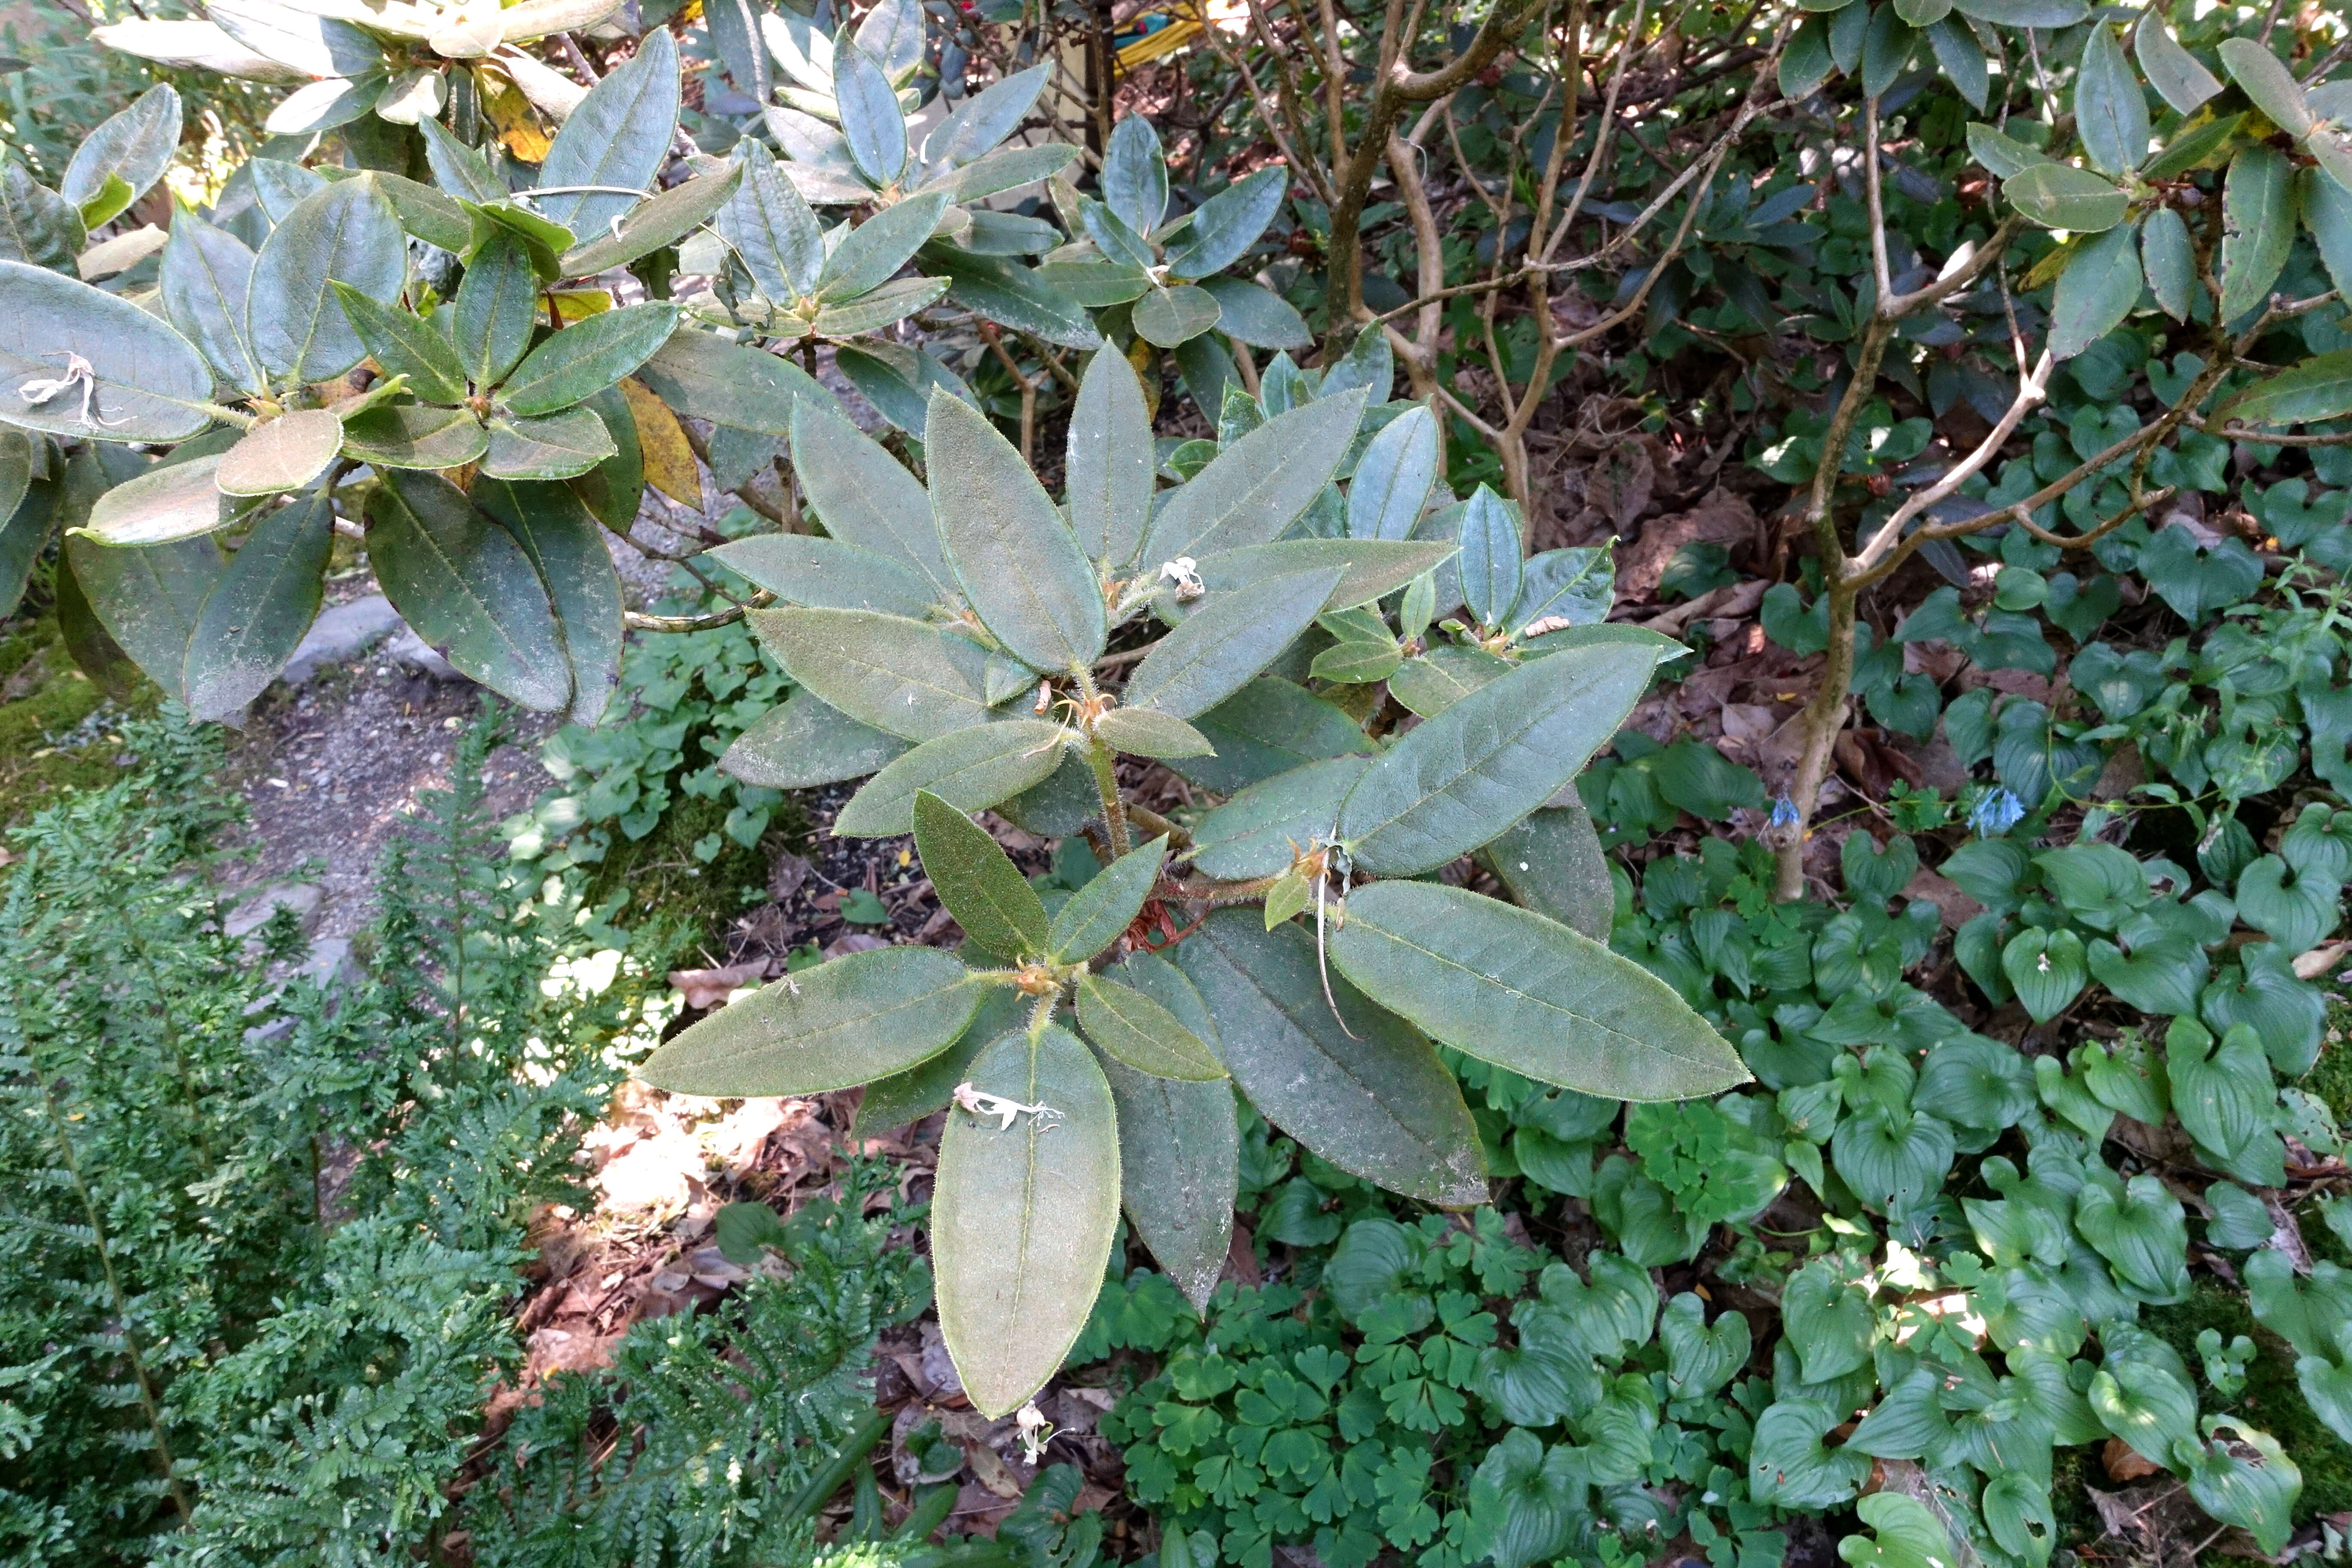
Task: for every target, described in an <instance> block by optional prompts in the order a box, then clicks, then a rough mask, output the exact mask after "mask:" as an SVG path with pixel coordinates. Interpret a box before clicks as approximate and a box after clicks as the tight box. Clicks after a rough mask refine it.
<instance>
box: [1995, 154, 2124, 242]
mask: <svg viewBox="0 0 2352 1568" xmlns="http://www.w3.org/2000/svg"><path fill="white" fill-rule="evenodd" d="M2000 189H2001V194H2002V195H2005V196H2007V197H2008V198H2009V200H2010V205H2012V206H2014V207H2015V208H2017V210H2018V211H2019V212H2021V213H2023V214H2024V215H2025V216H2027V217H2030V218H2032V220H2033V221H2034V222H2035V223H2038V224H2041V225H2042V226H2045V227H2049V228H2063V229H2070V230H2072V231H2074V233H2076V234H2096V233H2098V232H2099V231H2101V230H2102V229H2110V228H2113V227H2115V226H2116V225H2117V224H2119V223H2121V222H2123V221H2124V212H2125V209H2126V207H2128V206H2129V205H2130V198H2129V197H2127V196H2126V195H2124V193H2123V192H2121V191H2119V190H2117V189H2116V187H2115V186H2114V184H2111V183H2110V182H2108V181H2106V180H2103V179H2101V178H2100V177H2099V176H2098V175H2096V174H2093V173H2091V172H2090V171H2089V170H2088V169H2077V168H2075V167H2074V165H2073V164H2071V163H2036V164H2033V165H2032V167H2030V168H2025V169H2021V170H2019V171H2018V172H2017V173H2016V174H2011V175H2010V176H2009V177H2008V178H2006V179H2004V180H2003V181H2001V183H2000Z"/></svg>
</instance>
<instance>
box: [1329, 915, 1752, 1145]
mask: <svg viewBox="0 0 2352 1568" xmlns="http://www.w3.org/2000/svg"><path fill="white" fill-rule="evenodd" d="M1330 951H1331V962H1332V963H1334V964H1336V965H1338V966H1339V971H1340V973H1344V974H1345V975H1347V976H1348V978H1349V979H1350V980H1352V981H1354V982H1355V983H1356V985H1357V988H1358V989H1360V990H1361V991H1362V992H1363V993H1364V994H1366V995H1368V996H1370V998H1371V999H1372V1000H1373V1001H1375V1002H1378V1003H1380V1004H1381V1005H1382V1006H1385V1007H1388V1008H1390V1009H1391V1011H1394V1012H1398V1013H1402V1014H1403V1015H1404V1016H1406V1017H1408V1018H1410V1019H1412V1021H1413V1022H1414V1023H1416V1024H1418V1025H1420V1026H1422V1027H1423V1029H1425V1030H1427V1031H1428V1032H1429V1033H1430V1034H1431V1035H1432V1036H1433V1037H1436V1038H1437V1039H1439V1040H1442V1041H1444V1043H1445V1044H1447V1045H1450V1046H1453V1047H1455V1048H1456V1049H1458V1050H1462V1051H1465V1052H1467V1053H1469V1054H1470V1055H1472V1056H1475V1057H1479V1058H1483V1059H1485V1060H1487V1061H1491V1062H1494V1063H1496V1065H1498V1066H1502V1067H1507V1068H1510V1069H1511V1070H1512V1071H1513V1072H1516V1073H1519V1074H1521V1075H1523V1076H1525V1077H1528V1078H1532V1079H1536V1080H1537V1081H1538V1082H1541V1083H1549V1084H1557V1085H1559V1087H1561V1088H1563V1089H1576V1090H1579V1091H1580V1092H1581V1093H1585V1094H1593V1095H1599V1096H1601V1097H1602V1098H1603V1099H1608V1100H1690V1099H1696V1098H1698V1097H1701V1096H1706V1095H1713V1094H1719V1093H1721V1092H1723V1091H1724V1090H1725V1089H1731V1088H1733V1087H1735V1086H1737V1085H1738V1084H1742V1083H1745V1082H1747V1081H1748V1069H1747V1068H1745V1067H1744V1066H1742V1065H1741V1063H1740V1060H1739V1058H1738V1054H1737V1053H1736V1052H1734V1051H1733V1050H1732V1048H1731V1047H1730V1045H1729V1044H1728V1043H1727V1042H1726V1041H1725V1039H1724V1038H1723V1037H1722V1036H1721V1035H1719V1034H1717V1032H1716V1031H1715V1029H1714V1028H1713V1027H1712V1026H1710V1025H1708V1023H1707V1022H1706V1019H1704V1018H1702V1017H1700V1016H1698V1015H1697V1014H1696V1013H1694V1012H1692V1011H1691V1009H1690V1007H1689V1006H1688V1005H1686V1004H1685V1003H1684V1002H1683V1000H1682V998H1681V997H1679V996H1678V995H1676V994H1675V990H1674V987H1672V986H1670V985H1668V984H1666V983H1665V982H1664V981H1663V980H1660V979H1659V978H1657V976H1655V975H1654V974H1652V973H1650V972H1649V971H1648V970H1646V969H1644V968H1643V967H1642V966H1641V965H1640V964H1638V963H1634V962H1633V960H1632V959H1630V958H1622V957H1620V956H1619V955H1618V954H1616V953H1614V952H1610V951H1609V949H1608V947H1607V946H1606V945H1605V944H1604V943H1601V942H1595V941H1593V940H1592V939H1591V938H1590V937H1587V936H1582V935H1580V934H1579V933H1577V932H1576V931H1571V930H1570V929H1569V928H1568V927H1567V926H1564V925H1561V924H1559V922H1557V921H1550V920H1547V919H1545V918H1544V917H1543V916H1542V915H1539V914H1537V913H1535V912H1534V911H1533V910H1522V909H1515V908H1513V907H1512V906H1511V905H1509V904H1503V903H1497V902H1496V901H1495V900H1492V899H1488V898H1484V897H1481V896H1480V895H1478V894H1476V893H1473V892H1470V891H1468V890H1466V889H1461V888H1450V887H1446V886H1444V884H1442V883H1436V882H1374V883H1371V884H1370V885H1369V886H1367V887H1361V888H1358V889H1356V890H1355V891H1354V892H1352V893H1350V894H1349V896H1348V901H1347V905H1346V910H1345V918H1344V919H1343V920H1342V921H1340V922H1339V929H1338V930H1336V931H1333V932H1332V933H1331V936H1330Z"/></svg>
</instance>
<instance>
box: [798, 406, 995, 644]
mask: <svg viewBox="0 0 2352 1568" xmlns="http://www.w3.org/2000/svg"><path fill="white" fill-rule="evenodd" d="M793 472H794V473H795V474H796V475H797V476H798V477H799V479H800V481H801V487H802V489H803V491H804V492H805V493H806V495H807V497H808V500H809V505H810V506H811V507H812V508H814V510H815V511H816V515H817V520H818V521H821V522H823V523H824V527H825V531H826V532H827V533H830V534H831V535H833V537H834V538H835V539H837V540H841V541H843V542H845V543H847V544H849V545H853V546H856V547H857V548H859V549H863V550H866V551H870V552H874V553H875V554H877V555H881V556H885V557H887V558H888V559H889V560H891V561H892V562H894V563H904V564H905V565H907V566H910V567H912V568H914V569H915V570H916V571H917V572H919V573H920V574H922V576H923V579H924V580H925V581H926V582H927V583H928V584H929V588H930V593H929V594H928V595H926V600H925V602H926V603H929V602H932V601H933V600H935V599H940V598H950V597H952V596H953V584H954V581H955V578H954V574H952V573H951V572H950V570H949V569H948V564H947V558H946V556H945V555H943V554H942V553H941V552H940V537H939V529H938V526H937V525H936V524H935V523H934V522H933V521H931V506H930V498H929V496H928V495H927V494H925V493H924V490H923V487H922V485H921V484H920V483H919V482H918V481H917V479H915V477H914V475H912V474H910V473H908V471H907V470H906V468H904V467H902V466H901V465H900V464H899V462H898V459H897V458H893V457H892V456H890V454H889V453H887V452H886V451H884V450H883V449H882V448H881V447H879V446H877V444H876V443H874V442H873V441H871V440H869V439H867V438H866V436H865V435H864V434H863V433H862V432H860V431H859V430H858V429H857V427H856V426H854V425H852V424H850V423H849V422H848V421H847V420H845V419H842V418H838V417H835V416H833V415H831V414H828V413H826V412H825V411H824V408H823V407H822V406H821V405H816V404H814V403H812V404H810V405H808V406H807V407H806V409H805V410H804V411H803V412H800V413H798V414H796V415H795V416H794V417H793Z"/></svg>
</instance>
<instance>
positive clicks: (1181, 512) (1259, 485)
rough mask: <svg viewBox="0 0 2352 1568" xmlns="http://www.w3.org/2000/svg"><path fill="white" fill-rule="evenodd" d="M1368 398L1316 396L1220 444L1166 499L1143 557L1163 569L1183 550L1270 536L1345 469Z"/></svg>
mask: <svg viewBox="0 0 2352 1568" xmlns="http://www.w3.org/2000/svg"><path fill="white" fill-rule="evenodd" d="M1363 406H1364V394H1363V393H1361V392H1360V391H1352V390H1351V391H1349V392H1346V393H1342V394H1339V395H1336V396H1328V397H1322V398H1318V399H1317V400H1316V401H1315V402H1313V403H1310V404H1307V405H1306V406H1305V407H1303V408H1294V409H1292V410H1291V411H1290V412H1289V413H1287V414H1281V415H1276V416H1275V417H1274V418H1272V419H1269V420H1267V421H1266V422H1265V424H1263V425H1261V426H1258V427H1257V428H1256V429H1255V430H1253V431H1251V432H1250V433H1249V434H1248V435H1246V436H1244V437H1242V438H1241V439H1240V440H1238V441H1236V442H1234V444H1233V445H1232V446H1230V447H1224V448H1223V449H1222V450H1220V451H1219V452H1218V454H1217V456H1216V458H1214V460H1213V461H1212V462H1211V463H1210V464H1209V466H1208V467H1207V468H1202V470H1201V471H1200V472H1199V473H1198V474H1195V475H1194V476H1193V477H1192V479H1191V481H1190V482H1189V483H1186V484H1184V485H1182V486H1181V487H1179V488H1178V489H1176V490H1175V491H1173V492H1172V493H1171V494H1170V495H1169V496H1167V497H1166V498H1165V499H1164V500H1161V502H1160V507H1159V510H1157V511H1156V512H1155V513H1154V514H1153V517H1152V520H1151V526H1150V529H1149V530H1148V531H1146V533H1145V535H1144V542H1143V549H1142V551H1141V552H1140V553H1139V556H1138V563H1139V564H1140V565H1142V566H1143V567H1145V568H1146V569H1147V570H1150V571H1152V572H1157V571H1158V570H1159V569H1160V563H1163V562H1168V561H1173V560H1175V559H1176V558H1177V557H1179V556H1183V555H1190V556H1192V557H1193V558H1195V559H1196V560H1197V559H1199V558H1201V557H1202V556H1206V555H1211V554H1213V553H1215V552H1219V551H1224V550H1234V549H1239V548H1241V547H1242V546H1244V545H1250V544H1270V543H1272V542H1274V541H1275V540H1276V539H1277V538H1279V537H1280V536H1281V534H1282V531H1283V530H1285V529H1286V528H1288V527H1289V526H1290V525H1291V524H1292V523H1293V522H1295V521H1297V518H1298V514H1299V513H1300V512H1303V511H1305V510H1307V503H1309V502H1310V501H1312V500H1314V499H1315V497H1316V495H1317V494H1318V492H1320V491H1321V489H1323V487H1324V486H1325V485H1326V484H1328V483H1329V482H1330V479H1331V476H1332V475H1333V474H1335V473H1337V472H1338V471H1339V459H1340V458H1342V457H1344V456H1345V455H1346V453H1347V448H1348V443H1349V440H1350V439H1351V438H1352V437H1354V435H1355V431H1356V426H1357V424H1358V422H1359V421H1360V419H1361V417H1362V415H1363Z"/></svg>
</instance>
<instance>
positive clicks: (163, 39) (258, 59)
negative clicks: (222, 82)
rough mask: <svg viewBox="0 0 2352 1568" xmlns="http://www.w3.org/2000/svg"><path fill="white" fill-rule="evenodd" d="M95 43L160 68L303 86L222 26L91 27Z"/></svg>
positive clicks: (168, 23) (177, 23)
mask: <svg viewBox="0 0 2352 1568" xmlns="http://www.w3.org/2000/svg"><path fill="white" fill-rule="evenodd" d="M89 36H90V39H91V41H92V42H95V43H100V44H104V45H105V46H106V47H108V48H110V49H120V50H121V51H122V52H123V53H124V54H126V55H136V56H137V57H138V58H141V59H142V60H153V61H154V62H155V63H156V64H157V65H164V66H177V67H179V68H182V69H184V70H208V71H218V72H220V73H221V74H222V75H223V76H231V77H237V78H240V79H244V80H246V81H268V82H299V81H301V80H303V79H304V78H303V75H302V73H301V72H300V71H299V70H296V69H295V68H293V67H291V66H289V65H281V64H280V63H278V61H276V60H273V59H271V58H268V56H267V55H257V54H256V53H254V52H253V51H252V50H251V49H249V48H247V47H245V46H244V45H243V44H240V43H238V42H237V41H236V39H235V38H232V37H229V36H228V34H227V33H226V32H224V31H222V29H221V26H220V24H219V23H217V22H193V21H137V22H117V23H115V24H113V25H112V26H104V27H92V28H91V29H90V30H89Z"/></svg>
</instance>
